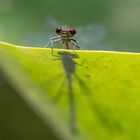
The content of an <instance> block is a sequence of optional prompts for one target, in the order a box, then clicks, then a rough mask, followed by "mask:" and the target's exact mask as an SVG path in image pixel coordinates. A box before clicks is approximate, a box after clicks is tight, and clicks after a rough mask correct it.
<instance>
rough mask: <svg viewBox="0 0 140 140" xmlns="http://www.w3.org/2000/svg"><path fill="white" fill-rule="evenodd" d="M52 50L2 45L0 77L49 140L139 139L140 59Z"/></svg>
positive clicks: (94, 52) (97, 52)
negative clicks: (25, 104)
mask: <svg viewBox="0 0 140 140" xmlns="http://www.w3.org/2000/svg"><path fill="white" fill-rule="evenodd" d="M51 51H52V50H51V49H49V48H48V49H46V48H31V47H22V46H15V45H11V44H6V43H3V42H0V68H1V71H2V72H1V73H2V74H3V75H4V77H6V79H7V81H8V83H9V85H10V86H12V87H13V88H14V90H15V91H16V92H17V93H18V95H20V96H19V97H20V98H21V100H23V101H25V102H26V103H27V106H28V107H29V108H30V109H31V110H33V111H34V112H35V114H36V115H38V117H39V118H40V119H41V120H42V121H43V122H44V125H45V126H46V127H47V128H49V129H48V130H49V131H51V134H52V135H51V136H50V137H51V138H50V139H53V137H52V136H56V137H57V138H54V139H64V140H68V139H80V140H85V139H87V140H93V139H95V140H102V139H106V140H125V139H126V140H127V139H132V140H134V139H135V140H139V139H140V134H139V131H140V121H139V118H140V113H139V108H140V103H139V98H140V95H139V93H140V80H139V79H140V65H139V64H140V55H139V54H137V53H124V52H105V51H104V52H102V51H78V50H75V51H73V50H64V49H55V50H54V51H53V55H52V52H51ZM0 87H1V88H0V91H3V90H2V85H1V86H0ZM7 87H8V86H7ZM15 94H16V93H15ZM17 117H18V116H17ZM9 118H10V117H9ZM46 131H47V129H46Z"/></svg>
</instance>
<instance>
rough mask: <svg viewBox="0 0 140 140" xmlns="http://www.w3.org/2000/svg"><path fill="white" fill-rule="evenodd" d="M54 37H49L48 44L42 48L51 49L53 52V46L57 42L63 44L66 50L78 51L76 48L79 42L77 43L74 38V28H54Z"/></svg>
mask: <svg viewBox="0 0 140 140" xmlns="http://www.w3.org/2000/svg"><path fill="white" fill-rule="evenodd" d="M56 34H57V36H56V37H51V39H50V42H49V43H48V44H47V45H45V46H44V47H47V48H48V47H51V48H52V52H53V45H54V44H55V43H57V42H62V43H63V44H65V46H66V49H80V47H79V46H78V44H79V41H77V40H76V39H75V38H74V37H75V35H76V29H75V28H69V27H66V26H62V27H61V26H59V27H57V28H56Z"/></svg>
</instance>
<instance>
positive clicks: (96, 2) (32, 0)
mask: <svg viewBox="0 0 140 140" xmlns="http://www.w3.org/2000/svg"><path fill="white" fill-rule="evenodd" d="M139 14H140V1H139V0H133V1H132V0H118V1H115V0H106V1H104V0H86V1H81V0H57V1H56V0H24V1H23V0H0V40H1V41H6V42H8V43H13V44H17V45H25V46H26V45H28V46H33V47H43V46H44V45H45V44H46V43H47V42H48V41H49V37H50V36H55V28H56V26H57V25H66V26H70V27H73V26H74V27H76V28H77V30H78V33H77V38H78V40H79V41H80V46H81V48H82V49H91V50H94V49H96V50H117V51H133V52H139V51H140V47H139V44H140V39H139V36H140V24H139V22H140V16H139Z"/></svg>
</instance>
